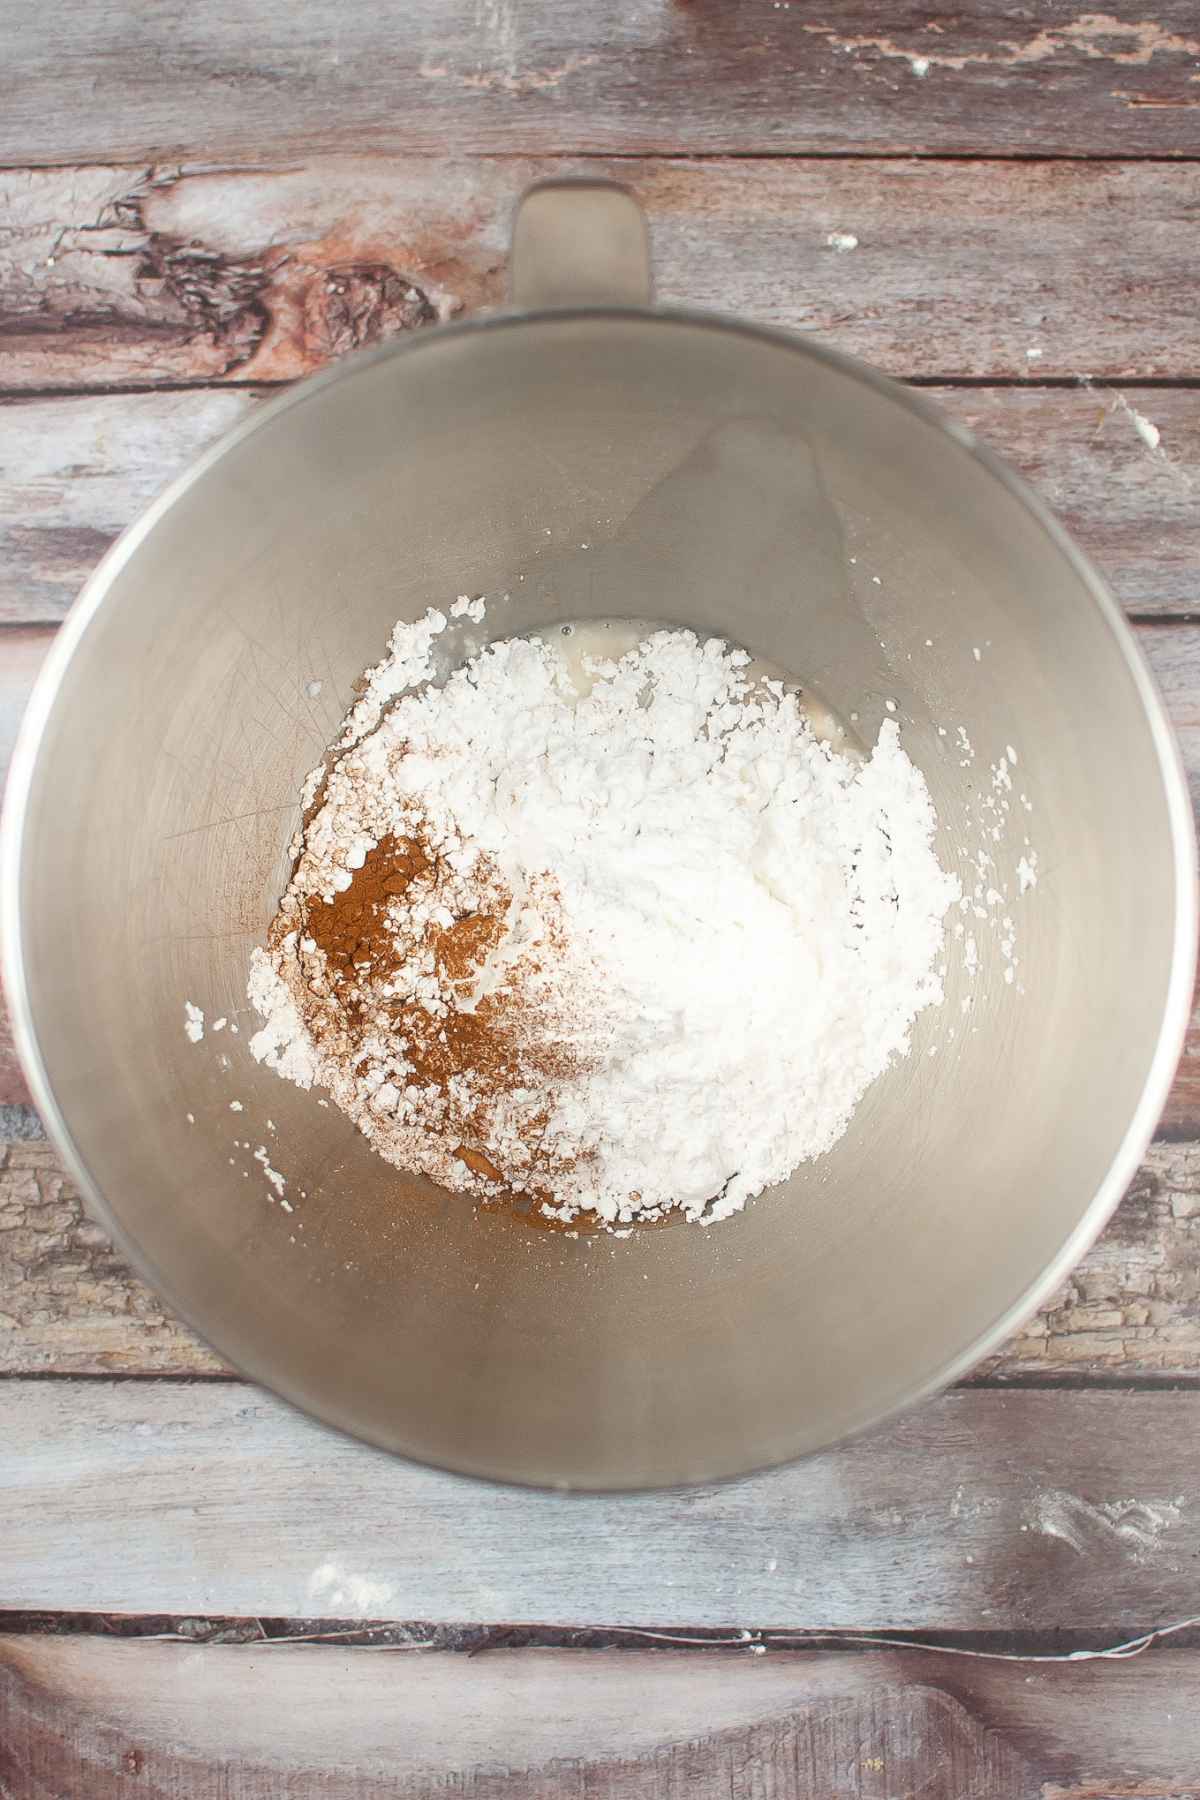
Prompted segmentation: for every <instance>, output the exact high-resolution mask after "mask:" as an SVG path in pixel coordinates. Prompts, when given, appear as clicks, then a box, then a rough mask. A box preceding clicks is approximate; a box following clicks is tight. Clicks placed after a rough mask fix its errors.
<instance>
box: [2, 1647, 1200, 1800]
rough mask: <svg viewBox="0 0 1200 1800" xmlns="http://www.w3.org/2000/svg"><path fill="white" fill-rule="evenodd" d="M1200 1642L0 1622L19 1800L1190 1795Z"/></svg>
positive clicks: (1078, 1798) (1089, 1798) (872, 1799)
mask: <svg viewBox="0 0 1200 1800" xmlns="http://www.w3.org/2000/svg"><path fill="white" fill-rule="evenodd" d="M1198 1719H1200V1657H1198V1656H1196V1655H1195V1654H1194V1653H1189V1652H1187V1651H1174V1652H1165V1653H1160V1654H1156V1655H1154V1656H1153V1657H1147V1658H1145V1659H1144V1660H1142V1661H1139V1662H1137V1663H1135V1664H1133V1665H1125V1664H1121V1663H1099V1664H1097V1663H1090V1664H1078V1663H1076V1664H1064V1665H1058V1666H1053V1667H1047V1666H1038V1665H1022V1664H1019V1663H1016V1664H1006V1663H995V1662H967V1661H964V1660H962V1659H959V1658H954V1657H949V1656H938V1655H932V1654H921V1653H918V1652H914V1651H890V1652H889V1651H872V1652H866V1653H864V1654H862V1655H847V1654H830V1653H824V1654H823V1653H820V1652H803V1651H801V1652H788V1651H778V1650H772V1651H769V1652H768V1653H767V1654H766V1655H755V1654H753V1653H752V1652H751V1651H740V1652H739V1651H709V1652H704V1653H699V1652H696V1653H691V1654H687V1653H683V1652H678V1651H675V1652H667V1651H650V1650H647V1651H620V1650H616V1651H612V1650H610V1651H570V1650H507V1651H504V1650H501V1651H493V1652H490V1653H489V1654H487V1655H485V1656H480V1657H467V1656H462V1655H454V1654H446V1653H435V1654H431V1655H426V1654H421V1653H414V1654H411V1655H395V1656H385V1655H373V1654H372V1653H371V1652H370V1651H363V1650H339V1649H337V1648H333V1647H330V1646H314V1647H308V1648H305V1647H300V1646H287V1645H277V1646H275V1647H274V1648H270V1647H268V1648H262V1649H256V1648H252V1647H249V1646H245V1647H243V1646H236V1647H233V1646H222V1645H210V1646H205V1647H194V1646H187V1645H182V1644H156V1643H121V1642H112V1641H105V1640H104V1639H101V1638H91V1637H75V1638H56V1637H7V1638H0V1782H3V1784H4V1787H5V1791H6V1792H8V1793H10V1794H13V1795H14V1796H15V1795H20V1796H21V1797H22V1800H60V1797H61V1796H62V1795H65V1794H80V1795H83V1794H86V1795H87V1796H88V1797H89V1800H115V1797H116V1796H124V1795H129V1794H134V1793H141V1794H153V1795H167V1794H173V1795H174V1794H180V1795H182V1794H209V1793H212V1794H215V1793H217V1792H220V1794H221V1795H222V1796H223V1797H224V1800H276V1797H277V1796H279V1795H280V1794H282V1793H284V1792H286V1793H287V1794H288V1795H289V1796H294V1797H295V1800H309V1797H312V1800H315V1797H317V1796H320V1800H375V1797H376V1796H385V1795H386V1796H396V1797H397V1800H417V1796H425V1795H430V1794H432V1793H435V1792H436V1793H438V1794H453V1795H458V1796H462V1797H463V1800H566V1797H568V1796H571V1797H574V1796H582V1795H585V1794H586V1795H593V1796H603V1797H604V1800H683V1796H685V1795H686V1796H687V1797H688V1800H760V1797H761V1796H763V1795H766V1794H769V1795H771V1796H772V1797H773V1800H830V1797H831V1796H833V1795H836V1796H837V1800H886V1797H888V1796H894V1797H897V1796H900V1795H913V1796H916V1795H919V1796H920V1797H921V1800H1000V1797H1001V1796H1003V1800H1018V1797H1020V1800H1024V1797H1025V1796H1032V1795H1035V1794H1041V1795H1045V1796H1046V1797H1047V1800H1049V1797H1050V1796H1051V1795H1053V1797H1054V1800H1100V1797H1101V1796H1103V1795H1108V1796H1116V1795H1125V1796H1129V1797H1130V1800H1132V1796H1133V1795H1135V1794H1136V1795H1137V1796H1138V1800H1184V1796H1185V1795H1193V1796H1194V1795H1195V1794H1196V1793H1197V1792H1198V1791H1200V1789H1198V1788H1197V1785H1196V1777H1197V1773H1198V1772H1200V1725H1198V1724H1197V1720H1198Z"/></svg>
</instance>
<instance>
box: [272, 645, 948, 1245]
mask: <svg viewBox="0 0 1200 1800" xmlns="http://www.w3.org/2000/svg"><path fill="white" fill-rule="evenodd" d="M477 610H478V609H477ZM445 627H446V620H445V617H444V616H443V615H442V614H440V613H437V612H432V613H430V614H428V615H427V616H426V618H425V619H424V620H421V621H419V622H418V623H417V624H415V625H404V624H401V625H398V626H397V627H396V630H395V632H394V633H393V636H392V639H391V643H390V646H389V654H388V656H387V657H386V658H385V659H384V661H383V662H381V663H380V664H379V665H378V667H377V668H375V669H372V670H370V671H368V675H367V678H366V682H365V686H364V689H363V691H362V694H361V697H360V699H359V700H358V702H357V703H356V705H355V707H354V708H353V710H352V711H351V713H350V714H349V716H348V718H347V720H346V723H345V726H344V728H343V731H342V735H341V737H340V739H339V740H338V743H337V744H336V746H335V747H334V749H333V751H332V752H331V754H330V756H329V757H328V758H327V759H326V763H325V764H324V765H323V766H322V767H321V768H320V769H318V770H314V772H313V774H312V775H311V776H310V778H309V780H308V782H307V783H306V785H305V790H304V801H305V806H306V809H307V816H306V822H305V824H304V826H303V829H302V830H301V832H300V834H299V836H298V838H297V840H296V844H295V846H294V850H295V855H296V864H295V870H294V874H293V877H292V880H291V883H290V885H289V887H288V890H287V893H286V894H285V895H284V898H283V900H282V902H281V905H280V908H279V912H278V914H277V916H276V918H275V921H274V923H273V925H272V928H271V931H270V934H269V939H268V946H267V948H266V949H259V950H256V951H255V952H254V953H253V959H252V967H251V975H250V984H249V996H250V1000H251V1002H252V1004H253V1005H254V1007H255V1009H256V1010H257V1012H258V1013H259V1015H260V1016H261V1017H262V1019H263V1020H264V1021H265V1023H264V1025H263V1027H262V1029H261V1030H260V1031H259V1032H258V1033H257V1034H256V1036H255V1037H254V1039H253V1040H252V1043H251V1049H252V1051H253V1054H254V1055H255V1056H256V1057H257V1058H258V1059H259V1060H260V1061H262V1062H264V1063H266V1064H268V1065H269V1066H270V1067H272V1068H275V1069H277V1070H278V1071H279V1073H280V1074H281V1075H283V1076H286V1077H287V1078H288V1079H289V1080H291V1081H293V1082H295V1083H297V1084H298V1085H299V1086H300V1087H305V1088H307V1087H310V1086H313V1085H320V1086H322V1087H324V1088H325V1089H326V1090H327V1091H328V1093H329V1094H330V1096H331V1098H332V1099H333V1101H334V1102H335V1104H336V1105H338V1106H339V1107H341V1108H342V1110H343V1111H344V1112H345V1113H347V1114H348V1115H349V1117H350V1118H351V1119H353V1120H354V1122H355V1123H356V1124H357V1125H358V1127H359V1129H360V1130H361V1131H362V1132H363V1133H364V1134H365V1135H366V1136H367V1137H368V1138H369V1139H370V1141H371V1143H372V1145H373V1147H374V1148H375V1149H376V1150H377V1151H378V1153H379V1154H380V1155H381V1156H383V1157H385V1158H386V1159H387V1160H388V1161H390V1162H392V1163H394V1164H396V1165H398V1166H399V1167H402V1168H405V1169H410V1170H414V1171H419V1172H421V1173H423V1174H426V1175H428V1176H430V1177H432V1178H433V1179H434V1180H435V1181H438V1182H441V1183H443V1184H444V1185H445V1186H448V1187H451V1188H455V1189H460V1190H466V1191H469V1192H472V1193H475V1194H477V1195H479V1196H481V1197H493V1196H498V1195H501V1194H505V1193H509V1194H512V1193H523V1194H526V1195H529V1196H531V1197H532V1202H533V1203H534V1204H537V1205H538V1206H540V1207H541V1209H542V1210H543V1211H544V1212H545V1213H546V1214H548V1215H549V1216H552V1217H555V1218H558V1219H561V1220H564V1221H565V1220H570V1219H573V1218H575V1217H576V1216H578V1215H579V1214H580V1213H585V1212H586V1213H592V1214H594V1215H595V1216H596V1217H597V1218H598V1219H599V1220H600V1221H601V1222H603V1223H606V1224H609V1225H612V1224H624V1223H628V1222H630V1221H633V1220H636V1219H643V1218H655V1217H660V1216H662V1215H663V1214H665V1213H666V1212H668V1211H670V1210H671V1209H672V1208H678V1209H680V1210H681V1211H682V1212H683V1214H684V1215H685V1216H686V1217H687V1218H689V1219H692V1220H698V1221H700V1222H702V1223H705V1224H707V1223H710V1222H712V1221H713V1220H715V1219H720V1218H724V1217H726V1216H727V1215H729V1214H730V1213H732V1212H734V1211H736V1210H737V1209H738V1208H740V1207H741V1206H743V1205H744V1204H745V1202H746V1201H747V1199H749V1198H750V1197H751V1196H752V1195H754V1194H756V1193H758V1192H759V1191H760V1190H761V1189H762V1188H764V1187H766V1186H768V1185H770V1184H771V1183H774V1182H777V1181H780V1180H782V1179H783V1178H784V1177H785V1176H787V1175H788V1174H789V1173H790V1172H791V1171H792V1170H793V1169H794V1168H795V1167H796V1166H797V1165H798V1164H799V1163H801V1162H804V1161H807V1160H809V1159H811V1158H813V1157H817V1156H820V1155H821V1154H822V1153H823V1152H824V1151H826V1150H828V1149H829V1148H830V1147H831V1146H832V1145H833V1144H834V1143H836V1142H837V1140H838V1138H839V1137H841V1135H842V1133H843V1132H844V1131H845V1129H846V1126H847V1124H848V1123H849V1120H850V1117H851V1114H852V1113H853V1111H854V1108H855V1106H856V1105H857V1103H858V1101H859V1099H860V1098H861V1096H862V1094H863V1092H864V1091H865V1089H866V1088H867V1087H868V1086H869V1085H870V1083H871V1082H872V1081H874V1080H875V1078H876V1077H877V1076H878V1075H880V1074H881V1073H882V1071H883V1070H884V1069H885V1068H886V1067H887V1065H888V1064H889V1063H890V1062H891V1061H892V1060H893V1059H894V1058H896V1057H898V1056H901V1055H903V1054H904V1053H905V1052H906V1051H907V1050H908V1048H909V1042H910V1032H911V1029H912V1025H913V1021H914V1019H915V1018H916V1016H917V1014H918V1013H919V1012H921V1011H922V1009H923V1008H925V1007H928V1006H932V1005H937V1004H938V1003H940V1001H941V999H942V989H941V984H940V981H939V978H938V975H937V973H936V972H935V964H936V962H937V959H938V956H939V952H940V950H941V948H942V941H943V935H942V917H943V914H944V912H945V910H946V908H947V907H948V906H949V905H950V904H951V902H952V901H953V900H955V899H956V898H957V897H958V893H959V889H958V884H957V882H956V881H955V880H954V879H953V878H952V877H951V876H948V875H947V874H945V873H944V872H943V871H942V869H941V868H940V867H939V864H938V861H937V858H936V855H935V853H934V849H933V834H934V829H935V824H936V820H935V816H934V810H933V805H932V802H931V800H930V797H929V793H928V790H927V788H926V786H925V782H924V779H923V778H922V776H921V775H920V773H919V772H918V771H917V770H916V769H915V768H914V767H913V765H912V763H911V762H910V761H909V759H908V757H907V756H906V755H905V754H904V751H903V750H902V748H901V745H900V734H899V729H898V727H897V725H896V723H895V722H894V721H893V720H890V719H889V720H887V721H886V722H885V723H884V724H883V726H882V727H881V730H880V733H879V739H878V742H877V744H876V745H875V748H874V751H873V752H872V754H871V755H870V757H869V758H868V759H866V760H865V761H859V760H856V759H852V758H850V757H849V756H845V755H842V754H840V753H839V752H837V751H836V750H835V749H833V748H832V747H831V746H830V745H829V744H827V743H825V742H823V741H822V740H821V739H819V738H818V737H817V736H816V735H815V734H814V732H813V730H812V728H811V726H810V724H809V723H808V721H807V719H806V717H805V714H804V711H803V709H802V706H801V703H800V702H799V700H798V699H797V697H796V695H795V694H793V693H791V692H790V691H788V690H786V689H785V688H784V687H783V686H782V685H781V684H780V683H779V682H775V681H762V680H758V679H755V678H754V676H753V672H752V671H751V669H750V668H749V658H748V657H747V656H746V654H745V653H744V652H743V651H740V650H736V649H734V648H732V647H731V646H730V645H729V644H727V643H723V642H721V641H719V640H708V641H701V640H699V639H698V638H696V637H695V636H694V635H693V634H692V633H690V632H686V631H658V632H654V633H652V634H651V635H649V636H647V637H646V638H645V639H644V640H643V641H642V642H641V643H639V644H638V645H637V646H636V647H635V648H634V649H632V650H630V651H629V652H628V653H627V654H624V655H621V656H619V657H617V658H615V659H613V660H596V659H592V658H587V657H584V658H582V659H579V658H578V657H577V658H576V659H575V668H574V670H573V668H572V666H571V665H570V664H569V662H568V659H567V657H566V655H565V654H564V653H563V651H562V650H561V649H560V648H559V646H558V642H557V640H554V641H544V640H541V639H536V638H532V639H531V638H511V639H508V640H505V641H501V642H497V643H492V644H490V645H488V646H487V648H486V649H484V650H483V651H482V652H480V653H479V654H478V655H477V656H475V657H474V658H473V660H472V661H471V662H470V663H469V664H468V665H467V666H466V667H464V668H460V669H458V670H457V671H456V672H455V673H453V674H452V675H450V677H449V678H448V679H447V680H446V681H445V682H444V684H442V685H434V684H433V683H432V681H431V677H432V674H433V667H432V657H433V653H434V650H435V648H436V641H437V638H438V636H439V634H440V633H441V632H442V631H443V630H444V629H445ZM579 668H582V669H583V671H584V679H583V680H582V682H580V681H578V680H577V679H576V678H575V675H576V671H577V670H578V669H579Z"/></svg>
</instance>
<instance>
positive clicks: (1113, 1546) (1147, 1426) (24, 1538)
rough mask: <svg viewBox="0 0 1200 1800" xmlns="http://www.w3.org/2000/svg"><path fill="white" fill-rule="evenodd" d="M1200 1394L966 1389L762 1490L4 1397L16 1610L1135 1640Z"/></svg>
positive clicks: (1177, 1599) (1161, 1571)
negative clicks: (490, 1468)
mask: <svg viewBox="0 0 1200 1800" xmlns="http://www.w3.org/2000/svg"><path fill="white" fill-rule="evenodd" d="M1198 1431H1200V1394H1197V1393H1187V1392H1131V1391H1128V1390H1125V1391H1120V1392H1115V1393H1114V1392H1100V1391H1085V1392H1079V1391H1045V1390H1041V1391H1039V1390H1018V1391H1010V1392H1004V1391H1002V1390H996V1389H969V1388H959V1389H957V1390H955V1391H954V1392H952V1393H950V1394H945V1395H942V1396H941V1397H940V1398H939V1399H936V1400H933V1401H930V1402H929V1403H928V1404H926V1405H925V1406H922V1407H919V1408H918V1409H916V1411H914V1412H912V1413H910V1414H909V1415H907V1416H906V1417H905V1418H904V1419H902V1420H900V1421H899V1422H898V1423H894V1424H892V1425H890V1426H888V1427H887V1428H885V1429H883V1430H880V1431H877V1432H874V1433H872V1434H870V1435H869V1436H867V1437H865V1438H863V1439H860V1440H859V1441H857V1442H856V1443H853V1444H849V1445H846V1446H843V1447H842V1448H841V1449H838V1450H835V1451H830V1452H827V1453H826V1454H824V1455H821V1456H817V1457H812V1458H810V1459H808V1460H807V1461H805V1462H802V1463H799V1464H796V1465H794V1466H792V1467H791V1468H788V1469H784V1470H780V1471H777V1472H775V1473H774V1474H770V1475H765V1476H760V1477H758V1478H757V1479H755V1480H753V1481H743V1482H738V1483H732V1484H726V1485H723V1486H720V1487H716V1488H701V1489H694V1490H688V1491H684V1492H675V1493H664V1494H655V1495H647V1496H639V1497H630V1496H628V1495H619V1496H616V1497H612V1498H597V1497H587V1496H582V1495H579V1496H573V1497H572V1498H571V1499H570V1500H564V1497H563V1496H562V1495H555V1494H533V1493H529V1492H522V1491H520V1490H516V1489H497V1488H490V1487H483V1486H473V1485H471V1484H469V1483H465V1482H463V1481H461V1480H459V1479H457V1478H455V1477H452V1476H443V1475H437V1474H434V1473H432V1472H431V1471H429V1470H423V1469H417V1468H413V1467H410V1466H409V1465H407V1464H405V1463H403V1462H400V1461H398V1460H395V1459H391V1458H388V1457H386V1456H383V1455H381V1454H379V1453H378V1452H375V1451H372V1450H369V1449H367V1448H366V1447H364V1446H363V1445H360V1444H356V1443H354V1442H352V1441H351V1440H349V1439H346V1438H342V1437H341V1436H340V1435H338V1434H336V1433H333V1432H328V1431H325V1430H322V1429H321V1428H320V1427H318V1426H315V1425H313V1424H312V1423H310V1422H309V1421H308V1420H306V1419H303V1418H301V1417H300V1416H299V1415H298V1414H296V1413H294V1412H292V1411H291V1410H290V1409H289V1408H288V1407H286V1406H284V1405H283V1404H282V1403H281V1402H278V1401H275V1400H273V1399H270V1398H269V1397H268V1396H267V1395H265V1394H263V1393H260V1392H258V1391H257V1390H255V1389H253V1388H248V1387H245V1386H243V1385H242V1384H241V1383H240V1382H223V1381H221V1382H212V1381H201V1382H172V1381H149V1382H147V1381H133V1382H130V1381H117V1382H106V1381H96V1380H93V1381H24V1380H21V1379H20V1378H13V1379H11V1380H6V1381H2V1382H0V1442H3V1444H4V1446H5V1454H4V1457H3V1460H2V1461H0V1545H2V1546H3V1550H2V1552H0V1595H2V1599H3V1604H4V1605H6V1606H9V1607H14V1608H27V1609H55V1608H58V1609H71V1610H81V1611H87V1612H134V1613H139V1612H140V1613H144V1612H169V1613H175V1614H179V1613H184V1612H187V1613H201V1614H204V1613H214V1614H235V1615H238V1616H245V1615H260V1616H261V1615H267V1616H272V1617H284V1618H286V1617H296V1616H311V1615H325V1616H329V1617H373V1618H379V1617H386V1618H396V1619H426V1620H430V1621H433V1622H439V1623H447V1622H450V1623H452V1622H455V1621H461V1620H472V1621H475V1622H477V1623H480V1624H496V1623H505V1622H507V1623H513V1624H520V1623H537V1622H541V1623H544V1624H563V1625H571V1624H574V1625H589V1624H616V1623H622V1624H626V1625H637V1626H661V1625H680V1626H684V1625H697V1626H699V1625H714V1626H715V1625H720V1626H741V1625H745V1624H752V1625H757V1626H762V1627H766V1626H781V1627H782V1626H792V1627H801V1626H803V1627H822V1628H823V1627H827V1626H829V1627H843V1628H846V1629H852V1630H853V1629H858V1628H860V1627H862V1628H874V1627H896V1628H904V1629H917V1628H921V1629H926V1630H934V1631H936V1630H945V1629H953V1628H963V1629H986V1630H996V1631H1003V1630H1013V1631H1029V1630H1033V1629H1035V1628H1036V1627H1038V1626H1044V1625H1045V1624H1046V1623H1047V1612H1048V1604H1047V1596H1048V1595H1052V1596H1053V1606H1052V1618H1053V1622H1054V1624H1055V1625H1056V1626H1061V1627H1063V1628H1066V1629H1079V1630H1087V1631H1092V1630H1103V1631H1112V1630H1124V1629H1128V1628H1133V1627H1135V1626H1144V1625H1145V1623H1146V1622H1147V1621H1148V1620H1150V1621H1153V1620H1156V1619H1166V1618H1168V1617H1177V1616H1179V1614H1180V1612H1181V1610H1182V1611H1185V1612H1186V1611H1187V1610H1188V1609H1189V1602H1190V1601H1191V1599H1192V1598H1193V1587H1194V1584H1193V1581H1192V1576H1193V1571H1194V1567H1195V1563H1196V1559H1197V1557H1198V1556H1200V1502H1198V1501H1197V1499H1196V1496H1195V1480H1194V1478H1195V1451H1194V1445H1195V1441H1196V1434H1197V1432H1198Z"/></svg>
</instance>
